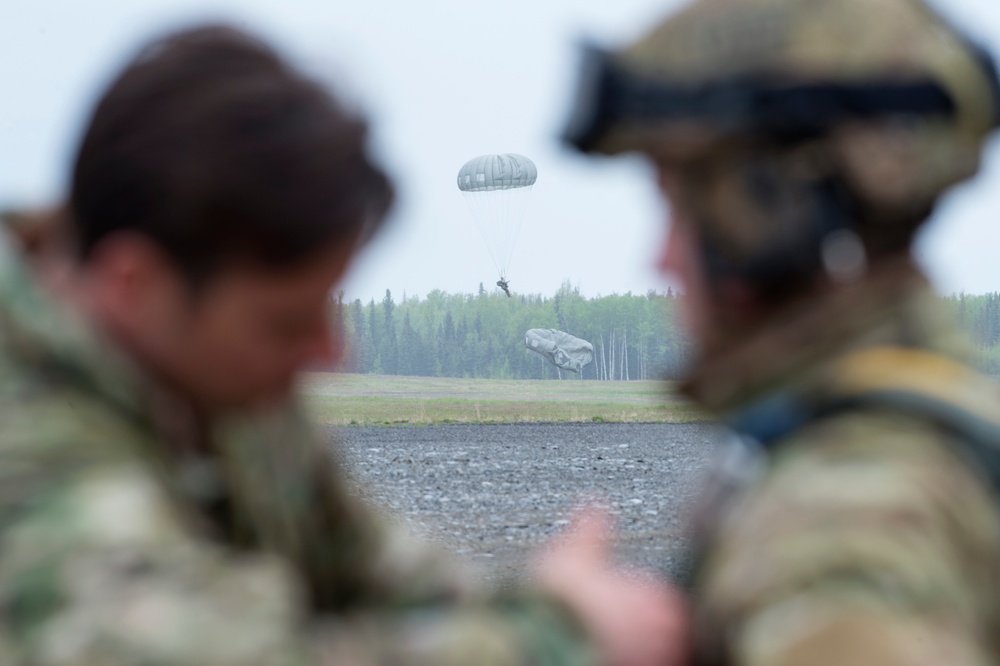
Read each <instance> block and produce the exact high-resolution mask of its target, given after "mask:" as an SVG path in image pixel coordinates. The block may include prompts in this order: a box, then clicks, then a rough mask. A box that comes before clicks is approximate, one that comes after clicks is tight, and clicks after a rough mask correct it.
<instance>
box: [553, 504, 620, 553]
mask: <svg viewBox="0 0 1000 666" xmlns="http://www.w3.org/2000/svg"><path fill="white" fill-rule="evenodd" d="M613 529H614V519H613V518H612V517H611V514H609V513H608V511H607V510H605V509H601V508H598V507H594V506H590V507H587V508H585V509H582V510H580V511H578V512H577V513H576V514H575V515H574V516H573V518H572V520H571V521H570V528H569V531H568V532H567V533H566V534H565V536H564V544H565V545H566V546H568V547H570V548H573V549H574V550H578V551H580V552H587V553H589V554H591V555H598V556H600V555H603V554H604V552H605V551H606V550H607V549H608V547H609V544H610V541H611V532H612V530H613Z"/></svg>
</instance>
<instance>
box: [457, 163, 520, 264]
mask: <svg viewBox="0 0 1000 666" xmlns="http://www.w3.org/2000/svg"><path fill="white" fill-rule="evenodd" d="M536 180H538V169H537V168H536V167H535V163H534V162H532V161H531V160H530V159H528V158H527V157H525V156H524V155H518V154H516V153H503V154H500V155H480V156H479V157H476V158H473V159H471V160H469V161H468V162H466V163H465V165H464V166H463V167H462V168H461V169H459V171H458V189H459V190H461V191H462V196H463V197H465V200H466V202H467V203H468V204H469V208H470V209H471V210H472V218H473V220H474V221H475V223H476V226H477V227H478V228H479V233H480V234H482V237H483V241H484V242H485V243H486V249H487V251H489V253H490V258H491V259H492V260H493V264H494V266H496V269H497V272H498V273H500V277H503V278H505V277H507V268H508V267H509V265H510V260H511V256H512V255H513V254H514V247H515V245H516V244H517V236H518V233H519V232H520V230H521V221H522V220H523V219H524V211H525V209H526V208H527V205H528V195H529V194H530V193H531V188H532V186H533V185H534V184H535V181H536Z"/></svg>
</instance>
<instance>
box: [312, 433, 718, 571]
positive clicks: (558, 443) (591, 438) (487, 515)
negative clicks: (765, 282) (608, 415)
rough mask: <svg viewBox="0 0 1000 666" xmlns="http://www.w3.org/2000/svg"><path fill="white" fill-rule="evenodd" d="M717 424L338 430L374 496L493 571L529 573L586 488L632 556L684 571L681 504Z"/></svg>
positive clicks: (355, 471)
mask: <svg viewBox="0 0 1000 666" xmlns="http://www.w3.org/2000/svg"><path fill="white" fill-rule="evenodd" d="M717 434H718V433H717V431H716V428H715V427H714V426H711V425H707V424H699V423H686V424H669V423H667V424H662V423H656V424H653V423H640V424H631V423H593V424H591V423H560V424H514V425H443V426H424V427H360V428H346V429H340V430H331V436H332V437H334V438H336V439H339V440H340V441H341V446H342V449H343V458H344V459H345V462H346V464H347V466H348V469H349V471H350V473H351V475H352V476H354V478H355V479H357V480H358V481H359V482H360V485H361V486H362V487H363V490H362V491H361V492H362V493H363V494H364V495H365V496H366V497H367V498H369V499H370V500H371V501H373V502H374V503H376V504H377V505H380V506H381V507H384V509H385V510H386V511H388V512H390V513H391V514H395V515H396V516H397V517H399V518H401V519H402V520H403V521H404V522H406V523H407V524H408V525H409V526H410V528H411V529H412V530H414V531H415V532H417V533H418V534H421V535H423V536H425V537H427V538H430V539H434V540H437V541H439V542H441V543H443V544H444V545H445V546H446V547H448V548H449V549H450V550H452V551H453V552H456V553H458V554H460V555H462V556H464V557H466V558H472V559H474V560H477V561H479V562H480V563H482V564H485V565H486V567H485V569H486V571H487V572H488V575H489V576H490V577H491V578H493V577H504V578H506V577H510V576H517V575H519V574H521V573H522V572H523V568H524V561H525V558H526V556H527V555H528V554H529V553H530V552H531V551H532V549H534V548H535V547H537V546H539V545H541V544H543V543H544V542H545V541H546V540H547V539H548V538H549V537H551V536H552V535H553V534H555V533H557V532H558V531H559V530H560V529H561V528H562V527H563V526H565V525H566V524H567V522H568V518H569V516H570V514H571V512H572V508H573V507H574V506H576V505H578V504H579V503H580V501H581V500H584V499H587V498H596V499H598V500H601V501H603V502H604V503H605V504H607V505H608V506H610V507H611V509H612V511H613V512H614V513H615V514H616V515H617V520H618V528H619V530H620V534H619V540H618V553H619V555H620V557H621V558H622V559H623V560H624V561H626V562H629V563H633V564H636V565H641V566H644V567H652V568H655V569H657V570H660V571H663V572H665V573H667V574H677V573H678V571H679V567H680V566H681V562H682V561H683V546H684V540H683V536H682V535H683V529H682V528H683V509H684V507H685V505H686V502H687V501H688V500H689V499H690V498H691V497H692V495H693V494H694V493H695V491H696V490H697V485H698V482H699V480H700V478H701V472H702V471H703V469H704V467H705V465H706V463H707V462H708V460H709V458H710V456H711V453H712V451H713V442H714V441H715V439H716V436H717Z"/></svg>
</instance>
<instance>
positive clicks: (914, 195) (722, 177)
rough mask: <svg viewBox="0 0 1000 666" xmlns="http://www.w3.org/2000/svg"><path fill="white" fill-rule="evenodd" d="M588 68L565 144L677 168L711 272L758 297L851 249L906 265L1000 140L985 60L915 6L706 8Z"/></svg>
mask: <svg viewBox="0 0 1000 666" xmlns="http://www.w3.org/2000/svg"><path fill="white" fill-rule="evenodd" d="M584 61H585V66H584V74H583V76H582V79H581V82H580V84H579V93H578V98H577V100H576V102H575V103H574V106H573V113H572V117H571V119H570V123H569V126H568V128H567V130H566V134H565V139H566V140H567V141H568V142H569V143H570V144H572V145H573V146H575V147H576V148H578V149H579V150H582V151H585V152H593V153H604V154H615V153H621V152H626V151H641V152H644V153H647V154H649V155H650V156H651V157H653V159H654V160H657V161H660V162H662V163H665V164H676V165H677V167H678V170H679V171H680V172H681V173H682V174H684V176H685V180H686V181H689V182H690V183H692V185H693V187H694V188H695V190H694V192H695V194H694V196H693V199H694V200H695V201H694V203H695V210H696V212H697V213H698V214H697V215H696V216H695V217H696V218H697V219H696V220H695V223H696V224H697V225H698V226H699V231H700V232H701V235H702V236H703V238H702V242H703V244H704V246H705V255H706V260H707V264H708V266H707V268H708V270H709V272H710V273H711V274H712V275H715V276H718V275H731V276H739V277H740V278H742V279H750V280H753V281H754V282H756V283H757V284H758V285H760V286H762V287H766V286H768V285H771V286H777V285H780V284H782V283H786V282H787V281H788V279H789V278H795V277H797V276H801V275H802V274H803V272H809V271H814V270H816V267H818V266H819V265H821V264H822V254H823V252H824V249H823V244H824V242H826V241H827V240H829V239H830V238H843V237H844V235H845V234H846V235H847V236H853V237H854V238H856V239H857V240H858V241H860V242H861V244H862V246H863V249H864V250H865V251H866V252H867V253H868V254H869V255H871V254H873V253H874V254H878V253H892V252H898V251H900V250H904V249H906V248H907V247H908V245H909V241H910V239H911V237H912V235H913V232H914V230H915V229H916V228H917V226H918V225H919V224H920V223H921V222H922V221H923V220H924V219H926V217H927V216H928V215H929V213H930V211H931V209H932V207H933V205H934V202H935V200H936V199H937V198H938V196H939V195H940V194H941V193H942V192H943V191H944V190H945V189H947V188H948V187H949V186H950V185H952V184H954V183H956V182H958V181H960V180H963V179H965V178H968V177H969V176H971V175H972V174H974V173H975V172H976V170H977V169H978V165H979V156H980V151H981V147H982V144H983V141H984V139H985V137H986V135H987V134H988V133H989V132H990V131H991V130H992V129H994V128H995V127H997V126H998V124H1000V87H998V83H997V73H996V69H995V66H994V64H993V62H992V60H991V59H990V57H989V56H988V55H987V54H986V53H985V52H984V51H982V50H981V49H979V48H977V47H976V46H975V45H973V44H972V43H971V42H970V41H969V40H968V39H966V38H965V37H964V36H963V35H961V34H960V33H959V32H958V31H957V30H956V29H954V28H953V27H952V26H950V25H949V24H947V23H946V22H945V21H944V20H942V18H941V17H939V16H938V15H937V14H935V13H934V12H933V11H931V10H930V9H929V8H928V7H927V6H926V5H925V4H923V3H922V2H920V1H919V0H695V2H693V3H691V4H690V5H689V6H687V7H686V8H685V9H684V10H682V11H681V12H679V13H677V14H676V15H674V16H673V17H671V18H669V19H668V20H667V21H665V22H664V23H662V24H661V25H659V26H658V27H656V28H655V29H654V30H653V31H652V32H651V33H650V34H648V35H647V36H645V37H644V38H642V39H640V40H639V41H638V42H637V43H635V44H633V45H631V46H630V47H628V48H626V49H624V50H621V51H617V52H605V51H602V50H600V49H596V48H589V47H588V48H587V49H586V53H585V58H584ZM710 277H711V276H710Z"/></svg>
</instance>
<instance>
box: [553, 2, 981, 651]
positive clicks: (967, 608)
mask: <svg viewBox="0 0 1000 666" xmlns="http://www.w3.org/2000/svg"><path fill="white" fill-rule="evenodd" d="M584 62H585V63H586V65H587V66H586V67H585V70H584V76H583V77H582V80H581V85H580V91H581V92H580V99H579V101H578V102H577V104H576V105H575V112H574V115H573V118H572V119H571V122H570V124H569V126H568V128H567V131H566V139H567V140H568V141H569V142H570V143H571V144H572V145H574V146H576V147H577V148H578V149H580V150H583V151H585V152H598V153H605V154H615V153H621V152H626V151H641V152H643V153H645V154H647V155H648V156H650V157H651V158H652V159H653V161H654V164H655V166H656V167H657V169H658V173H659V175H660V176H661V179H660V184H661V187H662V188H663V189H664V191H665V193H666V194H667V196H668V197H672V198H673V199H672V200H671V204H672V205H675V206H676V209H677V210H679V211H681V213H680V214H679V215H678V216H677V219H676V220H675V222H676V223H677V225H678V228H679V229H682V230H685V231H686V232H687V233H688V234H689V236H690V238H691V240H690V244H691V247H690V248H688V247H687V246H683V247H684V248H685V250H688V251H689V252H690V253H691V254H693V255H694V256H696V258H697V261H692V262H689V263H688V264H687V265H686V266H685V264H683V263H682V262H679V261H675V262H673V263H672V264H670V266H671V267H672V268H675V269H676V268H678V267H679V268H680V269H681V273H682V275H681V276H682V277H684V278H688V279H690V277H691V276H692V275H693V276H695V277H696V278H697V277H700V278H702V281H703V283H704V284H702V285H700V286H702V287H703V289H701V290H697V289H696V290H694V292H695V296H691V298H693V299H694V302H695V303H697V304H698V305H701V306H704V308H705V311H706V312H708V314H707V315H706V317H705V320H706V321H707V322H708V323H707V324H705V325H704V326H702V327H701V328H700V329H699V330H698V331H697V333H698V337H699V340H698V341H699V343H700V344H701V350H700V359H699V360H698V362H697V363H696V367H695V368H694V371H693V375H692V377H691V379H690V380H689V381H688V383H687V385H686V391H687V393H688V394H689V395H690V396H691V397H693V398H694V399H695V400H696V401H698V402H699V403H701V404H702V405H704V406H705V407H706V408H708V409H709V410H710V411H711V412H713V413H715V414H716V415H717V416H719V417H720V418H722V419H724V420H728V421H730V423H731V424H732V425H733V429H734V430H735V431H736V432H737V433H738V434H737V436H736V437H735V438H734V439H735V443H734V444H733V446H732V447H729V449H728V450H727V452H726V454H725V455H724V456H723V458H722V459H721V460H720V462H719V464H718V465H717V466H716V468H715V470H714V471H713V473H712V477H711V478H712V480H711V483H709V484H708V490H706V493H705V496H704V498H703V499H702V501H701V503H700V505H699V506H698V507H697V509H696V510H695V516H694V519H693V523H694V526H695V534H696V539H697V540H698V541H699V542H700V544H701V550H700V557H699V558H698V561H697V565H696V567H695V573H694V580H693V586H694V587H693V589H694V594H693V599H692V604H693V612H694V625H695V633H696V637H695V638H696V649H695V654H696V660H697V661H698V662H699V663H705V664H730V663H731V664H746V665H748V666H779V665H781V666H784V665H791V664H810V665H825V664H831V665H832V664H859V663H863V664H880V665H884V664H888V665H893V664H963V665H964V664H988V663H1000V607H998V605H1000V510H998V506H1000V504H998V502H997V497H996V495H995V492H996V490H997V489H1000V483H998V480H1000V477H998V476H997V474H996V471H997V469H1000V467H998V466H996V465H993V466H989V465H985V464H980V463H982V462H983V459H981V457H979V456H978V455H977V456H976V457H973V456H974V451H981V450H982V449H976V448H975V447H972V446H971V443H972V439H967V437H966V435H968V434H969V433H971V430H972V427H971V424H973V423H975V424H976V425H977V427H978V426H980V425H982V426H984V427H983V428H981V430H983V432H986V431H988V434H989V435H990V436H991V437H992V439H990V440H989V444H990V446H991V447H992V448H991V451H992V452H993V453H992V455H993V458H994V459H995V458H996V457H997V456H996V453H997V452H998V451H1000V425H998V420H1000V391H998V389H997V388H996V387H995V386H994V385H993V384H992V383H991V382H989V381H987V380H985V379H984V378H982V377H979V376H978V375H976V374H975V373H974V372H972V371H971V370H969V369H967V368H965V367H964V366H963V365H962V364H961V363H960V362H958V361H955V360H952V359H955V358H956V357H958V358H961V356H962V352H961V350H962V347H963V343H962V342H961V341H960V340H959V338H958V337H957V336H956V335H955V334H954V333H953V332H952V331H951V329H950V328H949V327H948V326H947V323H946V322H947V321H948V320H949V319H950V318H951V317H950V314H951V313H949V312H948V311H947V310H944V309H943V306H942V305H941V304H940V303H938V302H937V301H936V299H935V298H934V297H933V296H932V294H931V292H930V289H929V287H928V286H927V284H926V281H925V280H924V279H923V277H922V276H920V275H919V273H918V272H917V271H916V269H914V268H913V267H912V265H911V263H910V260H909V244H910V242H911V240H912V236H913V234H914V233H915V230H916V229H917V228H918V227H919V225H920V224H921V223H922V222H923V221H924V220H925V219H926V218H927V216H928V215H929V213H930V211H931V210H932V209H933V206H934V203H935V202H936V200H937V199H938V198H939V196H940V195H941V193H942V192H943V191H944V190H946V189H947V188H948V187H949V186H951V185H953V184H954V183H956V182H959V181H961V180H963V179H966V178H968V177H969V176H971V175H972V174H974V173H975V172H976V170H977V168H978V163H979V154H980V151H981V147H982V145H983V143H984V141H985V138H986V136H987V135H988V134H989V133H990V132H991V131H993V130H994V129H996V127H997V126H998V123H1000V88H998V87H997V81H996V78H997V77H996V70H995V67H994V66H993V64H992V61H991V59H990V58H989V57H988V56H987V55H985V54H984V53H982V52H980V51H978V50H977V49H975V48H974V47H973V46H972V45H971V44H970V43H969V42H968V41H967V40H966V39H965V38H964V37H963V36H962V35H961V34H959V33H958V32H957V31H956V30H954V29H953V28H951V27H950V26H948V25H947V24H946V23H945V22H944V21H943V20H941V19H940V18H939V17H937V16H936V15H935V14H934V12H933V11H932V10H931V9H930V8H929V7H928V6H927V5H925V4H924V3H923V2H921V1H920V0H696V1H695V2H691V3H689V4H687V5H686V6H685V8H684V9H682V10H681V11H680V12H678V13H677V14H676V15H674V16H672V17H670V18H669V19H668V20H666V21H664V22H662V23H661V24H660V25H658V26H657V27H655V28H654V29H653V30H652V31H651V32H650V33H649V34H648V35H646V36H645V37H643V38H641V39H639V40H638V41H637V42H635V43H634V44H632V45H631V46H629V47H628V48H625V49H623V50H621V51H616V52H611V53H604V52H601V51H599V50H594V49H592V50H591V51H590V52H589V55H588V57H587V58H586V59H585V60H584ZM678 220H679V221H678ZM679 237H680V238H682V239H683V238H685V236H683V235H681V236H679ZM692 266H694V268H690V267H692ZM686 267H687V268H689V269H690V270H689V271H688V274H684V273H683V270H684V269H685V268H686ZM692 283H693V284H695V285H696V286H698V283H697V282H696V281H693V282H692ZM687 286H691V285H690V284H688V285H687ZM862 397H864V399H861V398H862ZM903 398H905V399H906V400H909V401H910V404H904V401H903V400H902V399H903ZM894 401H895V402H894ZM916 406H919V407H923V408H926V411H924V410H923V409H921V408H915V407H916ZM945 412H947V414H946V413H945ZM966 426H969V433H967V432H965V431H964V430H963V428H965V427H966ZM983 442H986V440H983ZM995 462H996V460H994V463H995Z"/></svg>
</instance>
